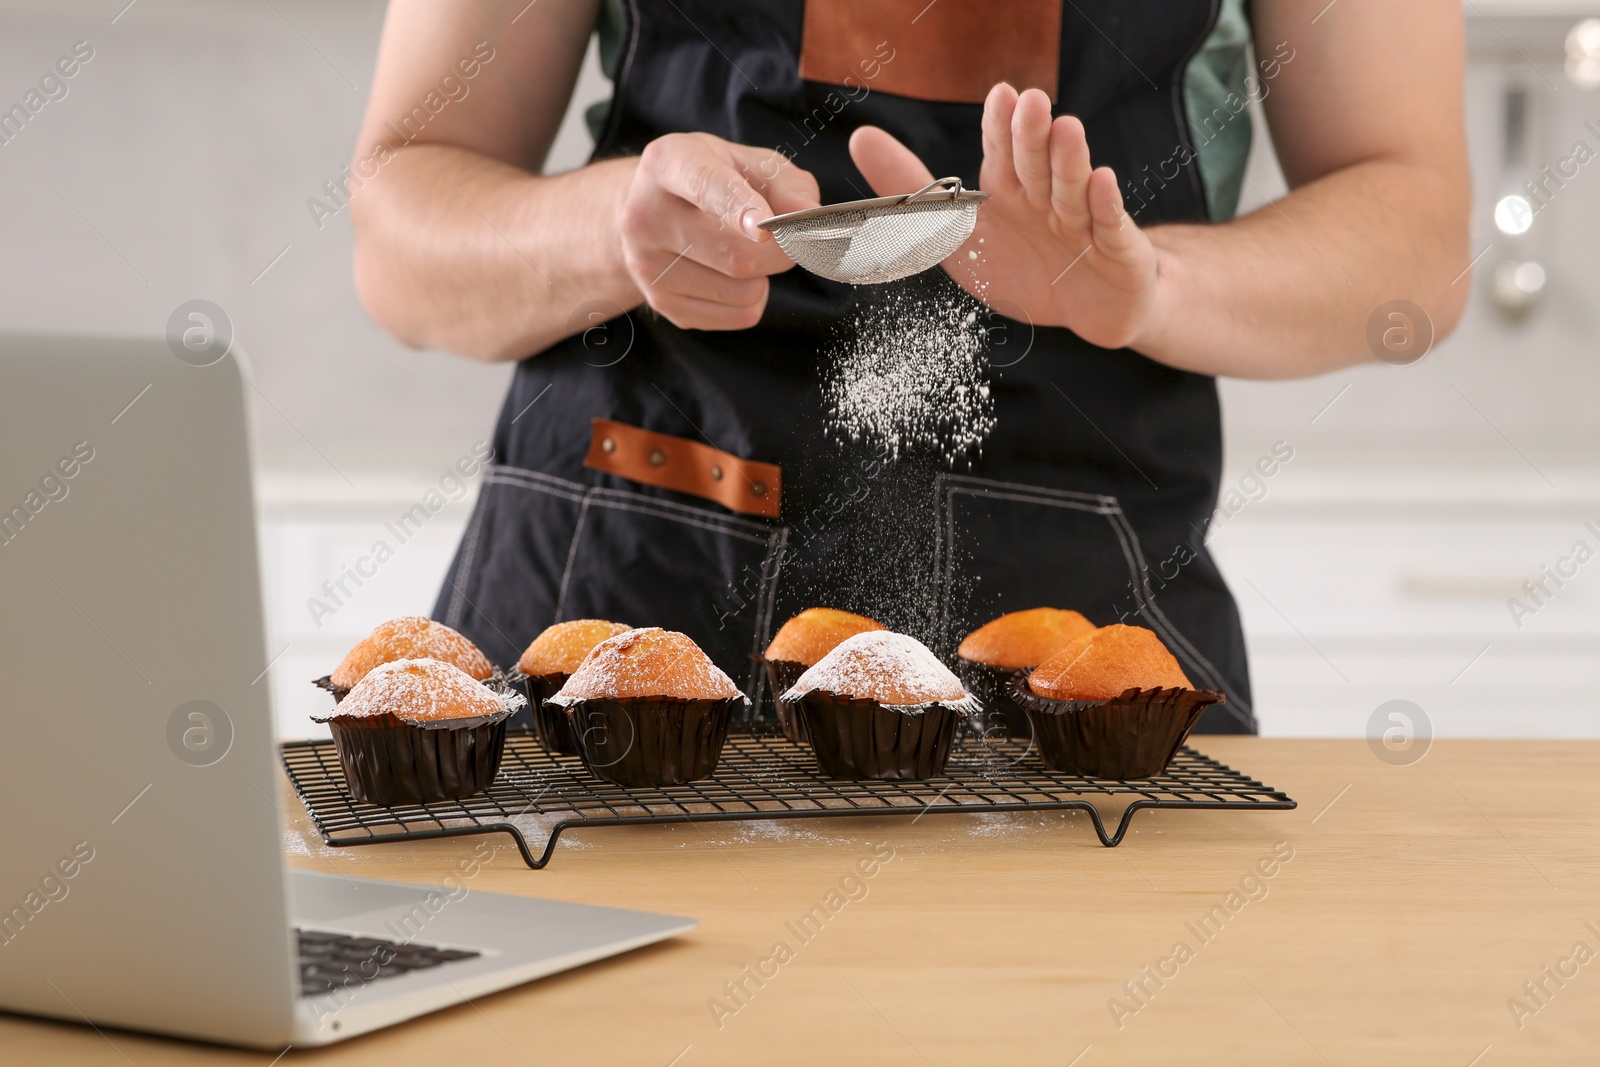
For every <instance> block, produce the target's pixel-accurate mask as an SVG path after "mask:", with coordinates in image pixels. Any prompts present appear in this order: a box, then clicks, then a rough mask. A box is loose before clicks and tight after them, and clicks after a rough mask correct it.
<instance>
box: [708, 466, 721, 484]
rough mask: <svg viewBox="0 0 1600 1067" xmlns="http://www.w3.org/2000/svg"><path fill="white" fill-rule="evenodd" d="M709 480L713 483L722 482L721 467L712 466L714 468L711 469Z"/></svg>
mask: <svg viewBox="0 0 1600 1067" xmlns="http://www.w3.org/2000/svg"><path fill="white" fill-rule="evenodd" d="M711 480H712V481H714V482H720V481H722V468H721V467H715V466H714V467H712V468H711Z"/></svg>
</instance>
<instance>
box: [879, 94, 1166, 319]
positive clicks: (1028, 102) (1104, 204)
mask: <svg viewBox="0 0 1600 1067" xmlns="http://www.w3.org/2000/svg"><path fill="white" fill-rule="evenodd" d="M850 154H851V156H852V157H853V158H854V159H855V162H856V166H858V167H859V168H860V169H861V173H862V174H863V175H865V176H866V179H867V181H868V182H870V183H871V184H872V187H873V189H874V190H876V191H877V192H878V193H879V194H880V195H885V196H887V195H892V194H894V193H902V192H907V191H909V190H912V189H919V188H921V187H922V186H924V185H926V184H928V183H929V182H930V181H932V180H933V175H932V174H931V173H929V171H928V169H927V168H926V167H925V166H923V165H922V162H921V160H919V159H917V157H916V156H915V155H913V154H912V152H911V151H910V149H908V148H906V147H905V146H904V145H902V144H901V143H900V142H899V141H897V140H895V139H894V138H893V137H891V136H890V135H889V134H887V133H885V132H884V131H883V130H880V129H877V128H874V127H864V128H862V129H859V130H857V131H856V132H855V135H854V136H853V137H852V138H851V139H850ZM979 185H980V187H981V188H982V189H983V190H984V191H985V192H987V193H989V194H990V197H989V200H988V202H987V203H985V204H984V205H983V207H982V208H981V209H980V210H979V211H978V224H977V228H976V229H974V230H973V233H972V237H971V238H970V239H969V240H968V241H967V243H966V244H965V245H963V246H962V247H961V249H960V250H958V251H957V252H956V253H955V255H954V256H952V257H951V258H950V259H948V260H946V261H945V262H946V267H947V269H948V270H949V272H950V275H951V277H953V278H955V280H956V281H958V282H960V283H961V285H962V286H963V287H964V288H965V289H966V290H967V291H968V292H970V293H972V294H973V295H974V296H978V297H980V298H981V299H983V300H984V301H986V302H987V303H989V304H991V305H995V304H998V305H999V306H1000V307H1002V308H1004V307H1005V306H1006V305H1007V304H1013V305H1017V306H1020V307H1021V308H1022V309H1023V310H1024V311H1025V313H1026V314H1027V315H1028V316H1029V317H1030V318H1031V319H1032V320H1033V321H1034V322H1035V323H1037V324H1039V325H1042V326H1065V327H1067V328H1068V329H1070V330H1072V331H1073V332H1075V333H1077V334H1078V336H1080V337H1082V338H1083V339H1084V340H1086V341H1089V342H1091V343H1093V344H1097V345H1102V346H1104V347H1107V348H1121V347H1123V346H1125V345H1129V344H1134V343H1136V341H1137V339H1138V338H1139V336H1140V334H1141V333H1142V332H1143V331H1144V330H1145V328H1146V327H1147V326H1148V325H1149V324H1150V322H1151V320H1152V318H1153V316H1154V314H1155V308H1156V250H1155V248H1154V247H1153V246H1152V245H1151V243H1150V239H1149V237H1148V236H1146V235H1145V233H1144V231H1142V230H1140V229H1139V227H1138V226H1136V225H1135V224H1134V222H1133V220H1132V219H1131V218H1129V217H1128V214H1127V212H1126V211H1125V210H1124V209H1123V205H1122V193H1121V191H1120V190H1119V189H1118V188H1117V178H1116V175H1115V174H1113V173H1112V172H1111V170H1110V169H1109V168H1107V167H1101V168H1100V169H1098V170H1095V169H1093V168H1092V167H1091V165H1090V162H1089V144H1088V141H1087V140H1086V139H1085V137H1084V131H1083V123H1081V122H1079V121H1078V120H1077V119H1076V118H1073V117H1071V116H1067V115H1064V116H1062V117H1061V118H1058V119H1056V120H1055V121H1054V122H1052V121H1051V119H1050V99H1049V97H1047V96H1045V94H1044V93H1042V92H1040V91H1039V90H1037V89H1029V90H1027V91H1025V92H1023V93H1022V94H1021V95H1020V96H1019V95H1018V94H1017V91H1016V90H1015V89H1013V88H1012V87H1011V86H1009V85H1006V84H1004V83H1002V84H1000V85H996V86H995V87H994V88H993V89H992V90H990V92H989V97H988V99H987V100H986V101H984V105H983V169H982V172H981V174H980V178H979ZM974 254H975V255H974Z"/></svg>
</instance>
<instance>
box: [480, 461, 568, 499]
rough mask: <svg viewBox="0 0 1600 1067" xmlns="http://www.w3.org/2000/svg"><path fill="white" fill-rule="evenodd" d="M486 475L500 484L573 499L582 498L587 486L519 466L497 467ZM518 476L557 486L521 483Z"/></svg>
mask: <svg viewBox="0 0 1600 1067" xmlns="http://www.w3.org/2000/svg"><path fill="white" fill-rule="evenodd" d="M487 477H489V478H490V479H491V480H493V481H496V482H499V483H501V484H505V485H514V486H516V487H517V488H518V489H537V490H539V491H540V492H545V493H553V494H555V495H558V496H565V497H568V498H569V499H571V500H574V501H578V500H582V499H583V496H584V493H585V491H586V490H587V488H588V487H587V486H584V485H580V484H579V483H577V482H568V481H564V480H563V479H560V478H556V477H553V476H552V475H548V474H541V473H540V472H539V471H530V470H525V469H523V468H521V467H498V468H496V469H495V472H494V473H493V474H491V475H488V476H487ZM519 478H526V479H528V480H529V481H533V482H535V483H537V482H540V481H548V482H554V483H555V486H558V487H559V488H556V487H555V486H548V485H538V484H534V485H523V484H521V483H520V482H519V481H517V479H519Z"/></svg>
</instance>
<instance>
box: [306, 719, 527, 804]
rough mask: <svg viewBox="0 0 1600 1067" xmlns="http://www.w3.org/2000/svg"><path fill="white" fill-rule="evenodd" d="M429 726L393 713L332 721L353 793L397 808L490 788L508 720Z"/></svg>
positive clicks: (466, 794) (496, 768) (337, 745)
mask: <svg viewBox="0 0 1600 1067" xmlns="http://www.w3.org/2000/svg"><path fill="white" fill-rule="evenodd" d="M510 714H511V713H510V711H509V710H507V712H506V713H505V714H504V715H501V716H499V717H498V718H495V719H492V720H489V721H485V720H483V719H482V718H479V719H475V720H466V721H467V722H468V723H472V724H473V725H464V726H454V725H441V726H437V727H435V726H432V725H431V724H430V726H429V727H428V728H424V727H421V726H413V725H411V724H410V723H406V722H402V721H401V720H399V719H397V718H395V717H394V716H392V715H379V716H373V717H371V718H352V717H345V716H341V717H335V718H333V719H330V720H329V721H328V728H329V729H330V730H331V731H332V732H333V743H334V747H335V748H336V749H337V751H338V753H339V766H340V767H341V768H342V769H343V771H344V780H345V785H346V786H347V787H348V788H349V790H350V795H351V796H353V797H355V798H356V799H357V800H360V801H364V802H365V803H368V804H380V805H382V806H384V807H389V808H392V807H396V806H398V805H402V804H428V803H432V802H434V801H440V800H455V799H458V798H460V797H467V796H471V795H472V794H474V793H480V792H482V791H483V790H485V789H487V788H488V787H489V785H490V783H492V782H493V781H494V776H495V775H496V774H497V773H499V770H500V756H501V753H502V751H503V750H504V748H505V740H506V719H507V718H509V717H510Z"/></svg>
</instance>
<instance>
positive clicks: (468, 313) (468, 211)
mask: <svg viewBox="0 0 1600 1067" xmlns="http://www.w3.org/2000/svg"><path fill="white" fill-rule="evenodd" d="M636 165H637V160H634V159H621V160H609V161H606V162H603V163H596V164H592V165H590V166H587V167H583V168H581V169H579V170H576V171H572V172H570V173H567V174H561V175H555V176H553V177H540V176H537V175H532V174H528V173H527V172H525V171H522V170H519V169H517V168H515V167H512V166H508V165H506V164H504V163H500V162H498V161H495V160H492V159H489V158H487V157H485V156H482V155H479V154H478V153H475V152H472V151H469V150H467V149H463V148H457V147H454V146H450V145H439V144H433V145H414V146H409V147H406V148H402V149H400V150H399V151H398V152H397V153H396V154H395V157H394V159H392V160H390V161H389V162H388V163H387V164H385V166H384V168H383V171H382V173H381V174H380V175H379V176H378V177H377V178H376V179H375V180H373V181H370V182H368V183H367V184H366V185H365V186H364V187H363V188H362V189H361V190H360V191H359V192H358V193H357V194H356V195H355V197H354V198H353V201H352V214H353V218H354V222H355V229H356V256H355V259H356V265H355V269H356V287H357V289H358V291H359V292H360V294H361V300H362V303H363V304H364V305H365V306H366V308H367V311H368V312H369V313H370V314H371V315H372V316H373V318H374V319H376V320H377V321H378V323H379V324H380V325H382V326H383V327H384V328H385V329H387V330H388V331H389V332H390V333H392V334H394V335H395V336H396V337H398V338H399V339H400V340H402V341H404V342H405V343H406V344H409V345H413V346H415V347H427V348H441V349H445V350H448V351H451V352H455V353H458V354H461V355H465V356H470V357H472V358H475V359H483V360H506V359H520V358H522V357H524V356H527V355H531V354H533V353H535V352H538V351H540V350H542V349H544V348H545V347H547V346H548V345H550V344H552V343H554V342H555V341H558V340H560V339H561V338H563V337H566V336H569V335H570V334H573V333H576V332H579V331H580V330H582V329H585V328H586V327H587V326H589V325H592V323H590V322H587V321H583V320H582V318H581V316H580V319H579V320H574V318H573V316H574V315H575V314H576V313H578V311H579V309H580V308H581V307H582V306H583V305H584V304H587V303H591V302H603V303H604V304H607V305H610V306H612V307H615V308H617V309H619V310H628V309H631V308H634V307H637V306H638V305H639V303H640V302H641V299H642V298H641V296H640V294H639V291H638V289H637V288H636V287H635V286H634V284H633V282H632V280H631V279H630V278H629V276H628V272H627V268H626V266H625V265H624V263H623V259H622V246H621V241H620V239H619V238H618V234H617V208H618V206H619V205H620V204H621V203H622V201H623V199H624V197H625V196H626V195H627V191H628V186H629V183H630V182H631V180H632V177H633V171H634V168H635V166H636Z"/></svg>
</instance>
